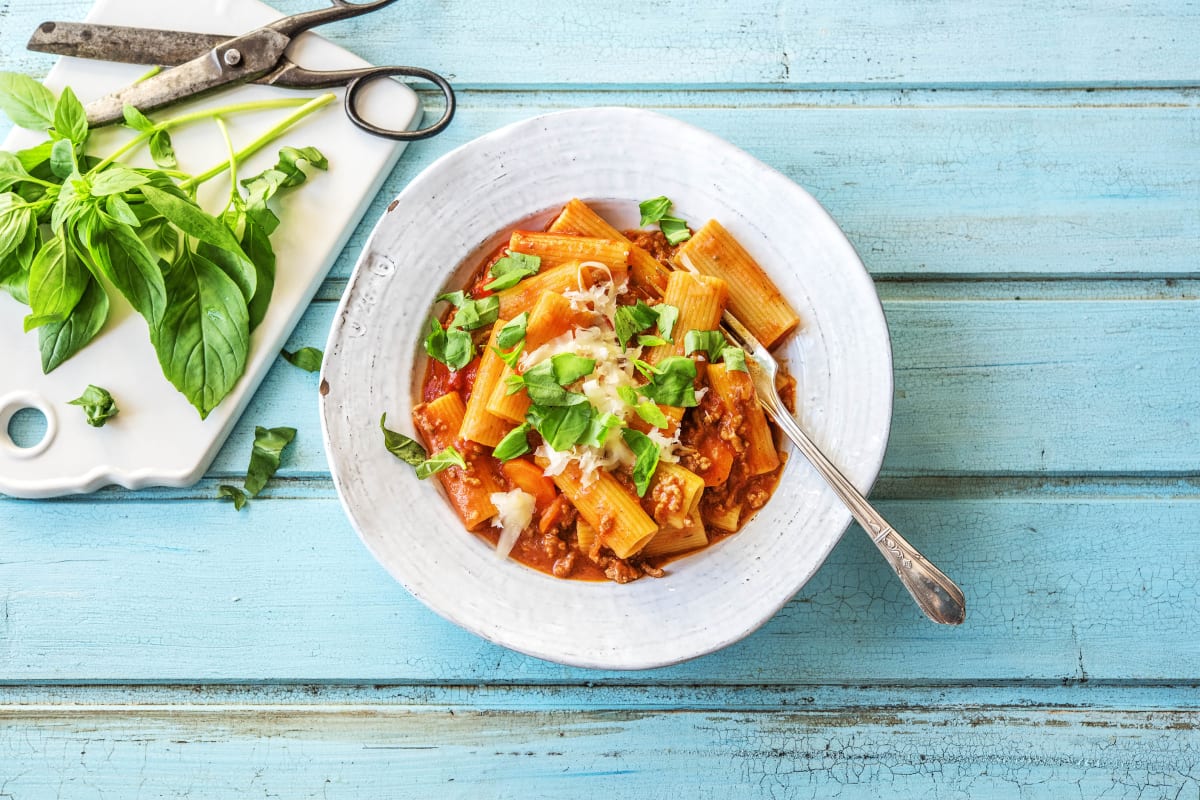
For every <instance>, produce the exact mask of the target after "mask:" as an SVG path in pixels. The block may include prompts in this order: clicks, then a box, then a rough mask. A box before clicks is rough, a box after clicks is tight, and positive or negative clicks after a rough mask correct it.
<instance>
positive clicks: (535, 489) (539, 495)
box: [502, 458, 558, 514]
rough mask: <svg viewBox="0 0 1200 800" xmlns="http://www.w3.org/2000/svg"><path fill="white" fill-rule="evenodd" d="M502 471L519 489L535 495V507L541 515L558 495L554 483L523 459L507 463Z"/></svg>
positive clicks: (515, 459) (536, 467)
mask: <svg viewBox="0 0 1200 800" xmlns="http://www.w3.org/2000/svg"><path fill="white" fill-rule="evenodd" d="M502 469H503V470H504V474H505V475H507V476H508V479H509V480H510V481H512V482H513V483H514V484H515V485H516V486H517V488H518V489H520V490H521V491H523V492H528V493H529V494H531V495H533V502H534V506H535V507H536V508H537V511H538V513H539V514H541V513H543V512H544V511H545V510H546V509H547V508H549V507H550V504H551V503H553V502H554V497H555V495H557V494H558V490H557V489H556V488H555V487H554V481H552V480H550V479H549V478H547V477H546V476H545V474H543V473H542V470H541V469H540V468H539V467H538V465H537V464H534V463H533V462H532V461H527V460H525V459H523V458H514V459H512V460H511V461H505V462H504V464H503V465H502Z"/></svg>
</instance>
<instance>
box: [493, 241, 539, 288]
mask: <svg viewBox="0 0 1200 800" xmlns="http://www.w3.org/2000/svg"><path fill="white" fill-rule="evenodd" d="M541 266H542V259H541V257H540V256H530V255H526V254H525V253H514V252H513V251H512V250H509V251H508V255H506V256H505V257H504V258H501V259H500V260H499V261H497V262H496V263H495V264H493V265H492V268H491V270H490V271H489V272H490V274H491V276H492V277H493V278H495V280H494V281H492V282H491V283H488V284H486V285H485V286H484V287H483V288H484V289H487V290H488V291H489V292H498V291H500V290H502V289H510V288H512V287H513V286H516V285H517V284H518V283H520V282H521V281H522V280H524V279H525V278H528V277H529V276H530V275H537V273H538V270H539V269H540V268H541Z"/></svg>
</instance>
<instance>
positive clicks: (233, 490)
mask: <svg viewBox="0 0 1200 800" xmlns="http://www.w3.org/2000/svg"><path fill="white" fill-rule="evenodd" d="M127 108H128V106H127ZM217 499H218V500H232V501H233V508H234V510H235V511H241V510H242V508H243V507H245V505H246V502H247V500H246V493H245V492H243V491H242V490H241V489H239V488H237V487H236V486H230V485H229V484H227V483H222V484H221V485H220V486H218V487H217Z"/></svg>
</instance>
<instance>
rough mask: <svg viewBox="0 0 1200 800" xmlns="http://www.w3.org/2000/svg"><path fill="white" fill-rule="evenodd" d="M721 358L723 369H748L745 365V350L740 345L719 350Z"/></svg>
mask: <svg viewBox="0 0 1200 800" xmlns="http://www.w3.org/2000/svg"><path fill="white" fill-rule="evenodd" d="M721 360H722V361H724V362H725V369H727V370H729V371H730V372H749V371H750V369H749V368H748V367H747V366H746V351H745V350H743V349H742V348H740V347H726V348H725V349H724V350H722V351H721Z"/></svg>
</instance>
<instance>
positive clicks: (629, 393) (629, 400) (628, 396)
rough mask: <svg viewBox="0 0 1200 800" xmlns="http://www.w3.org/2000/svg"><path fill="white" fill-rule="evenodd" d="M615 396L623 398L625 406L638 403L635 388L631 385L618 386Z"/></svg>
mask: <svg viewBox="0 0 1200 800" xmlns="http://www.w3.org/2000/svg"><path fill="white" fill-rule="evenodd" d="M617 396H618V397H620V398H621V399H622V400H624V401H625V405H627V406H636V405H637V404H638V395H637V390H636V389H634V388H633V387H632V386H618V387H617Z"/></svg>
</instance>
